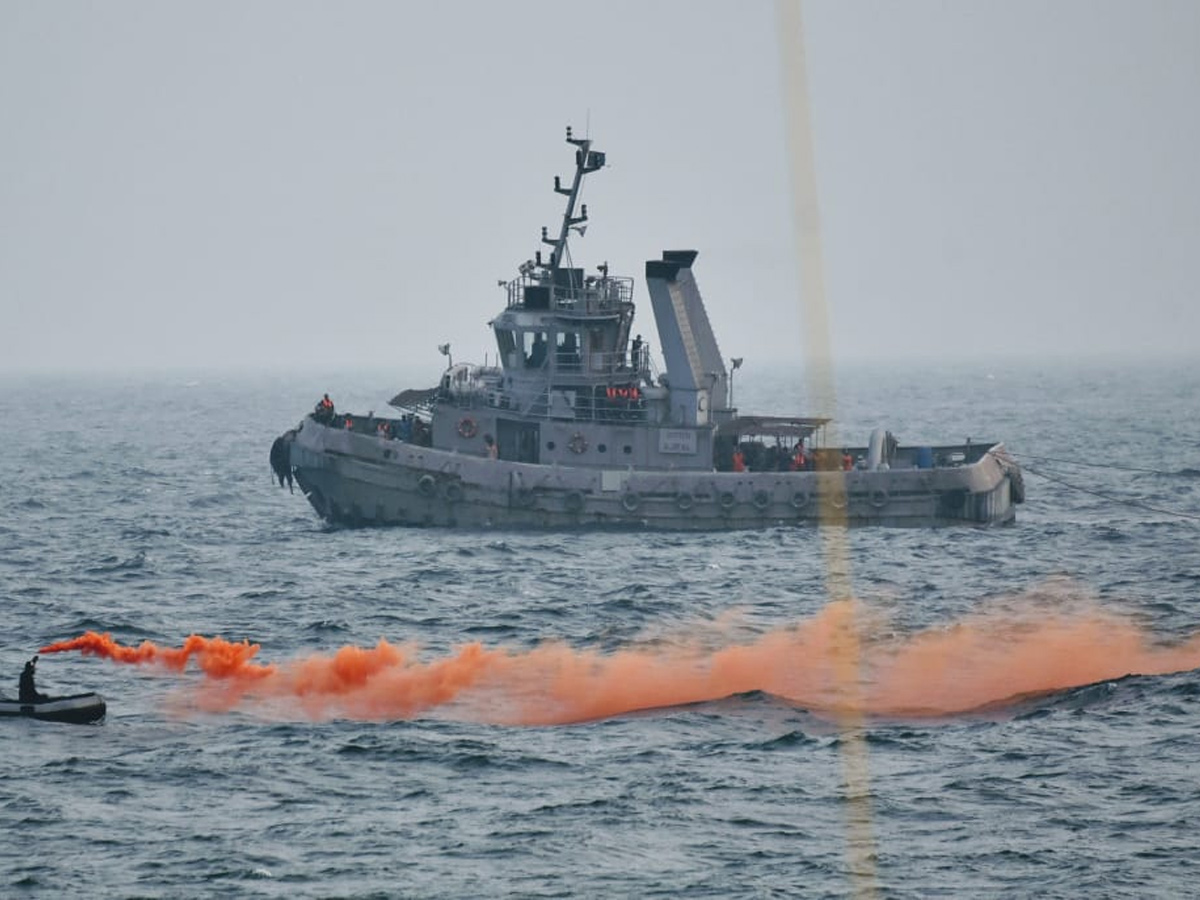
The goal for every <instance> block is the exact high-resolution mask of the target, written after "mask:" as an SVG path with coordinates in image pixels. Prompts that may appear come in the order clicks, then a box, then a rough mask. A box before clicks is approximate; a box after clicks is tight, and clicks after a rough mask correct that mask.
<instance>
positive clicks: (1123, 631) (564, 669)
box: [42, 603, 1200, 725]
mask: <svg viewBox="0 0 1200 900" xmlns="http://www.w3.org/2000/svg"><path fill="white" fill-rule="evenodd" d="M848 627H850V626H849V617H848V614H847V604H846V603H831V604H829V605H828V606H827V607H825V608H824V609H823V610H821V611H820V612H819V613H817V614H816V615H815V616H813V617H812V618H811V619H808V620H806V621H804V622H801V623H798V624H797V625H795V626H792V627H789V628H782V629H778V630H775V631H772V632H769V633H767V634H764V635H762V636H761V637H759V638H757V639H755V640H753V641H749V642H743V643H738V644H732V645H729V646H724V647H719V648H717V649H713V648H712V647H708V646H704V645H702V644H701V643H700V642H698V641H693V642H691V643H689V644H684V645H679V646H673V647H662V646H658V645H656V646H654V647H631V648H628V649H624V650H620V651H617V652H615V653H600V652H597V651H588V650H574V649H571V648H569V647H566V646H564V645H555V644H548V645H542V646H540V647H537V648H535V649H532V650H527V651H523V652H522V651H515V650H505V649H487V648H484V647H483V646H482V645H480V644H469V645H466V646H463V647H460V648H458V649H457V650H456V651H455V652H454V653H452V654H450V655H448V656H446V657H444V658H442V659H438V660H434V661H432V662H422V661H419V660H417V659H415V658H414V657H413V655H412V654H408V653H405V652H403V651H402V650H400V649H399V648H397V647H394V646H392V645H391V644H389V643H387V642H386V641H383V640H380V641H379V643H378V644H377V645H376V646H375V647H371V648H360V647H343V648H342V649H340V650H338V651H337V652H336V653H335V654H333V655H332V656H329V655H324V654H314V655H311V656H307V657H304V658H301V659H296V660H291V661H288V662H284V663H280V664H279V665H275V666H266V665H258V664H255V663H253V662H251V658H252V657H253V656H254V655H255V653H257V652H258V649H259V648H258V646H257V645H254V644H250V643H248V642H242V643H237V644H234V643H230V642H227V641H224V640H221V639H220V638H204V637H200V636H198V635H192V636H191V637H189V638H188V639H187V640H186V641H185V642H184V645H183V647H181V648H178V649H173V648H160V647H157V646H156V645H154V644H152V643H150V642H143V643H142V644H141V645H139V646H138V647H122V646H121V645H119V644H117V643H116V642H115V641H113V640H112V638H111V637H109V636H108V635H98V634H95V633H92V632H89V633H88V634H85V635H83V636H82V637H79V638H76V639H74V640H71V641H64V642H62V643H59V644H52V645H51V646H49V647H46V648H43V650H42V652H43V653H53V652H60V651H65V650H80V651H82V652H84V653H89V654H94V655H98V656H104V657H107V658H110V659H113V660H116V661H118V662H126V663H148V662H157V663H161V664H162V665H164V666H165V667H166V668H167V669H170V670H173V671H182V670H183V669H184V668H185V667H186V665H187V662H188V661H189V660H190V659H195V660H196V663H197V665H198V666H199V668H200V670H201V671H202V672H203V673H204V675H205V676H206V678H205V680H204V681H203V682H202V683H201V684H200V685H199V686H198V687H197V695H196V700H197V702H198V705H200V706H201V707H202V708H205V709H212V710H221V709H230V708H233V707H235V706H238V705H239V704H244V705H253V704H258V705H261V706H263V707H264V708H272V709H279V708H283V709H284V710H285V711H286V709H287V708H288V707H291V706H295V705H298V706H299V709H300V710H301V711H302V712H303V713H304V714H305V715H306V716H308V717H311V718H314V719H323V718H329V717H338V716H342V717H350V718H361V719H374V720H386V719H400V718H411V717H413V716H416V715H421V714H435V715H442V716H449V717H455V718H464V719H469V720H475V721H488V722H496V723H502V724H514V725H551V724H562V723H568V722H580V721H588V720H594V719H601V718H606V717H610V716H616V715H621V714H624V713H628V712H631V711H634V710H643V709H655V708H664V707H673V706H680V705H684V704H689V703H696V702H702V701H711V700H718V699H721V698H723V697H727V696H729V695H731V694H736V693H742V692H746V691H764V692H766V693H769V694H773V695H776V696H780V697H783V698H786V699H788V700H790V701H792V702H794V703H796V704H797V705H800V706H803V707H805V708H808V709H810V710H812V711H814V712H816V713H824V714H834V713H837V712H838V711H839V710H845V709H847V708H849V707H851V706H853V707H854V708H855V709H860V710H861V712H864V713H867V714H871V715H878V716H904V717H920V716H945V715H952V714H955V713H963V712H969V711H971V710H975V709H980V708H982V707H985V706H989V705H992V704H996V703H1000V702H1003V701H1006V700H1010V699H1012V698H1016V697H1018V696H1022V695H1027V694H1031V693H1039V692H1049V691H1057V690H1063V689H1066V688H1071V687H1077V686H1080V685H1084V684H1091V683H1094V682H1098V681H1104V680H1107V679H1112V678H1119V677H1122V676H1124V675H1127V674H1142V675H1159V674H1166V673H1170V672H1178V671H1186V670H1190V669H1195V668H1200V635H1193V636H1191V637H1189V638H1188V639H1187V640H1186V641H1184V642H1183V643H1180V644H1177V645H1175V646H1171V647H1166V646H1161V645H1156V644H1155V642H1154V641H1153V640H1152V639H1151V636H1150V635H1149V634H1147V633H1146V632H1145V631H1143V630H1142V629H1140V628H1138V627H1137V626H1136V625H1135V624H1133V623H1132V622H1130V621H1128V620H1125V619H1121V618H1119V617H1117V616H1114V615H1111V614H1106V613H1104V612H1102V611H1099V610H1097V609H1095V608H1093V607H1089V608H1087V609H1082V610H1076V611H1075V612H1074V613H1072V614H1067V613H1056V614H1047V613H1045V612H1044V611H1039V610H1037V609H1033V608H1025V609H1023V610H1022V609H1016V610H1014V609H1013V608H1011V607H1009V608H1006V609H1004V610H1003V611H1001V612H994V613H983V614H980V615H977V616H973V617H969V618H967V619H964V620H962V621H960V622H958V623H957V624H955V625H953V626H952V627H948V628H931V629H927V630H924V631H921V632H918V633H916V634H913V635H909V636H900V637H889V638H876V639H874V640H867V641H865V642H864V643H863V644H862V646H861V647H860V648H859V649H858V652H859V653H860V655H861V659H862V668H863V673H864V676H863V677H864V680H863V682H862V684H860V685H855V686H853V689H849V688H848V687H847V686H846V685H845V683H844V678H842V677H839V673H838V668H837V667H838V664H839V660H840V659H841V658H842V654H843V653H844V652H846V647H847V646H848V644H847V641H846V640H845V638H846V629H847V628H848Z"/></svg>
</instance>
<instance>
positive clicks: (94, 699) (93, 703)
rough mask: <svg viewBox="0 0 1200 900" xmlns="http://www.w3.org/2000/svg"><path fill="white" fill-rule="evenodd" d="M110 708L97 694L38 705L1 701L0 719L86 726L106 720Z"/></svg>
mask: <svg viewBox="0 0 1200 900" xmlns="http://www.w3.org/2000/svg"><path fill="white" fill-rule="evenodd" d="M107 711H108V707H107V706H106V705H105V703H104V698H103V697H101V696H100V695H99V694H96V693H88V694H72V695H71V696H70V697H47V698H46V699H45V700H39V701H37V702H36V703H21V702H20V701H19V700H9V699H8V698H7V697H5V698H3V699H0V717H7V718H18V717H20V718H26V719H40V720H41V721H43V722H68V723H70V724H72V725H85V724H87V723H88V722H98V721H100V720H101V719H103V718H104V714H105V713H106V712H107Z"/></svg>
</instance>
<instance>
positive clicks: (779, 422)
mask: <svg viewBox="0 0 1200 900" xmlns="http://www.w3.org/2000/svg"><path fill="white" fill-rule="evenodd" d="M832 421H833V420H832V419H826V418H822V417H819V416H738V417H737V418H736V419H730V420H729V421H728V422H722V423H721V425H720V427H719V428H717V435H718V436H721V437H724V436H732V437H742V436H754V437H787V438H793V439H796V440H798V439H800V438H806V437H808V436H809V435H811V434H813V433H815V432H816V431H818V430H819V429H821V428H823V427H824V426H825V425H827V424H828V423H829V422H832Z"/></svg>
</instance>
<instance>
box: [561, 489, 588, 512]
mask: <svg viewBox="0 0 1200 900" xmlns="http://www.w3.org/2000/svg"><path fill="white" fill-rule="evenodd" d="M563 504H564V505H565V506H566V507H567V512H569V513H577V512H579V511H580V510H582V509H583V494H581V493H579V491H571V492H570V493H568V494H567V496H566V497H565V498H564V499H563Z"/></svg>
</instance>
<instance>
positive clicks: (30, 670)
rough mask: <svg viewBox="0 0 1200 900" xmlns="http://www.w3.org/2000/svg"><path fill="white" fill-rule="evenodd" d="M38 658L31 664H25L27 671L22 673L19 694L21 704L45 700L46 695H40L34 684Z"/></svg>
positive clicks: (32, 660)
mask: <svg viewBox="0 0 1200 900" xmlns="http://www.w3.org/2000/svg"><path fill="white" fill-rule="evenodd" d="M37 661H38V658H37V657H36V656H35V657H34V658H33V659H31V660H30V661H29V662H27V663H25V670H24V671H23V672H22V673H21V680H20V684H19V689H18V694H19V696H20V702H21V703H37V702H38V701H40V700H45V699H47V698H46V695H45V694H39V693H38V691H37V687H36V686H35V685H34V683H33V678H34V670H35V669H36V668H37Z"/></svg>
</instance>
